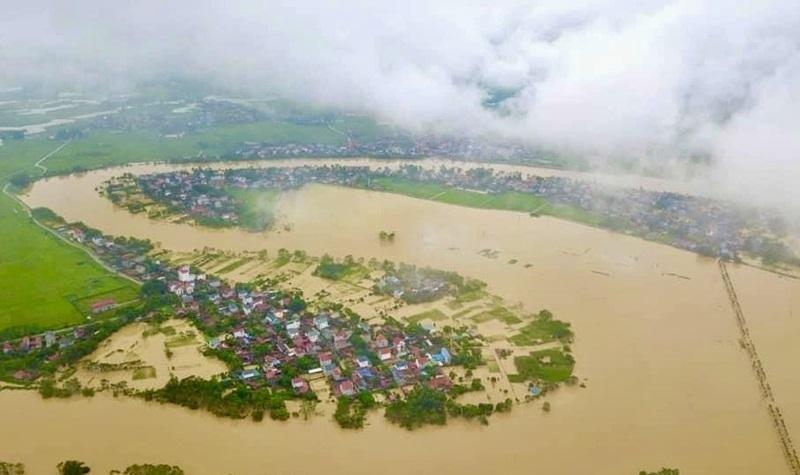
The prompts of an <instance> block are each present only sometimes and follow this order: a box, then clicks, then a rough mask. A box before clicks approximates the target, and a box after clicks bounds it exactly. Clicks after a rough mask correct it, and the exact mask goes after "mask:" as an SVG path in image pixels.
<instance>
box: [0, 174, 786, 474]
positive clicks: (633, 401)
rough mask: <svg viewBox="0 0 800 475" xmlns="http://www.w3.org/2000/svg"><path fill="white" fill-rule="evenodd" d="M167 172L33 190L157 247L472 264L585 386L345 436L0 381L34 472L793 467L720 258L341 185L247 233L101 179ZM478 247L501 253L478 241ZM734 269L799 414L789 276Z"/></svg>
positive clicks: (772, 367)
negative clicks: (536, 400)
mask: <svg viewBox="0 0 800 475" xmlns="http://www.w3.org/2000/svg"><path fill="white" fill-rule="evenodd" d="M313 163H321V162H320V161H314V162H313ZM171 168H174V167H170V166H167V165H146V166H145V165H139V166H133V167H126V168H124V169H116V170H102V171H98V172H91V173H87V174H84V175H81V176H69V177H63V178H55V179H50V180H47V181H42V182H38V183H36V184H35V185H34V186H33V188H32V190H31V191H30V193H29V194H28V195H27V196H26V197H25V198H24V199H25V201H26V202H27V203H28V204H29V205H31V206H47V207H49V208H51V209H53V210H54V211H55V212H56V213H58V214H60V215H62V216H64V218H65V219H67V220H68V221H78V220H80V221H84V222H85V223H86V224H88V225H89V226H93V227H96V228H99V229H102V230H103V231H104V232H107V233H110V234H115V235H128V236H136V237H139V238H149V239H152V240H153V241H156V242H159V243H160V244H161V245H162V246H163V247H165V248H168V249H174V250H191V249H202V248H204V247H214V248H219V249H226V250H234V251H236V250H262V249H266V250H267V251H268V252H269V253H271V254H272V253H274V252H276V251H277V249H279V248H282V247H284V248H288V249H303V250H305V251H307V252H309V253H310V254H312V255H321V254H323V253H330V254H332V255H336V256H344V255H347V254H352V255H354V256H357V257H365V258H370V257H377V258H379V259H384V258H385V259H390V260H394V261H403V262H409V263H415V264H418V265H428V266H432V267H437V268H442V269H449V270H453V271H457V272H459V273H462V274H464V275H469V276H472V277H476V278H480V279H482V280H484V281H486V282H487V283H488V284H489V286H490V290H491V292H493V293H495V294H498V295H500V296H501V297H503V298H505V299H507V300H509V301H511V302H521V303H522V304H524V305H525V307H526V308H527V309H529V310H531V311H534V310H538V309H540V308H548V309H550V310H552V311H553V312H554V313H555V314H556V315H557V316H558V317H559V318H561V319H564V320H567V321H570V322H572V324H573V327H574V330H575V332H576V334H577V338H576V341H575V343H574V345H573V351H574V353H575V356H576V359H577V361H578V364H577V366H576V369H575V371H576V374H577V375H578V376H579V377H581V378H582V379H585V381H586V386H587V387H586V388H585V389H580V388H564V389H562V390H559V391H558V392H557V393H556V394H554V395H552V396H551V397H549V400H550V402H551V404H552V407H553V410H552V412H550V413H549V414H545V413H543V412H542V411H541V409H540V405H539V404H530V405H524V406H520V407H516V408H515V410H514V411H513V412H512V413H511V414H510V415H508V416H501V417H495V418H494V419H493V420H492V422H491V425H490V426H489V427H480V426H478V425H473V424H467V423H463V422H460V421H455V422H453V423H451V424H450V425H449V426H448V427H445V428H430V429H424V430H421V431H418V432H414V433H409V432H406V431H404V430H402V429H399V428H396V427H394V426H389V425H387V424H386V423H385V422H384V421H383V419H382V417H381V416H380V414H373V416H372V417H371V419H370V426H369V427H368V428H367V429H366V430H364V431H362V432H357V433H352V432H346V431H342V430H340V429H338V428H337V427H336V426H335V425H333V424H331V423H330V422H329V421H328V420H327V419H326V418H322V417H319V418H316V419H314V420H312V421H309V422H304V421H297V420H295V421H291V422H290V423H286V424H277V423H273V422H265V423H262V424H254V423H250V422H247V421H239V422H232V421H227V420H219V419H216V418H214V417H211V416H208V415H206V414H202V413H196V412H191V411H188V410H184V409H181V408H175V407H163V406H158V405H155V404H145V403H143V402H140V401H132V400H114V399H112V398H109V397H97V398H94V399H93V400H75V401H42V400H41V399H39V398H38V396H37V395H35V394H30V393H22V392H12V391H6V392H2V393H0V420H2V421H3V422H4V426H5V427H13V428H15V430H14V435H13V436H11V433H10V432H6V433H5V435H3V436H0V440H2V444H0V459H2V458H5V459H19V460H21V461H23V462H26V463H28V465H29V466H30V467H31V468H39V467H42V470H44V468H46V467H50V466H52V465H54V464H55V463H56V462H57V461H58V460H59V459H62V458H65V457H77V458H81V459H84V460H87V461H91V462H92V463H93V464H94V465H95V466H96V467H97V468H98V469H100V470H98V471H100V472H101V473H102V471H103V470H106V471H107V469H109V468H112V467H118V466H121V465H124V464H126V463H132V462H135V461H152V462H170V463H176V464H179V465H182V466H184V468H186V469H188V470H189V472H190V473H198V474H222V473H239V474H261V473H309V472H312V471H323V470H324V471H328V472H331V473H345V472H347V473H374V472H375V471H378V470H380V471H382V472H386V473H408V472H409V471H411V472H413V471H416V472H420V473H431V472H434V471H435V472H439V473H478V472H499V473H533V472H538V473H547V474H576V473H593V474H609V475H611V474H627V473H638V471H639V470H640V469H644V468H649V469H657V468H660V467H662V466H673V467H678V468H680V469H681V473H687V474H715V473H725V474H753V473H765V474H773V473H775V474H783V473H788V469H787V466H786V464H785V462H784V460H783V458H782V453H781V450H780V447H779V444H778V440H777V437H776V434H775V431H774V429H773V427H772V426H771V425H770V424H771V423H770V419H769V417H768V414H767V410H766V407H765V404H764V402H763V401H762V398H761V395H760V393H759V390H758V386H757V383H756V381H755V378H754V376H753V373H752V370H751V369H750V365H749V361H748V359H747V356H746V355H745V353H744V352H743V351H742V350H741V348H740V347H739V344H738V338H739V335H738V330H737V327H736V325H735V320H734V316H733V313H732V310H731V307H730V304H729V302H728V300H727V295H726V293H725V290H724V287H723V284H722V281H721V279H720V276H719V269H718V267H717V265H716V264H715V262H714V261H713V260H708V259H703V258H699V257H698V256H696V255H694V254H691V253H688V252H684V251H680V250H677V249H673V248H670V247H668V246H663V245H659V244H654V243H650V242H646V241H643V240H640V239H637V238H633V237H628V236H624V235H619V234H613V233H610V232H607V231H603V230H599V229H594V228H591V227H586V226H582V225H577V224H573V223H569V222H565V221H560V220H556V219H552V218H547V217H541V218H531V217H528V216H527V215H525V214H521V213H513V212H504V211H492V210H478V209H470V208H462V207H457V206H451V205H446V204H441V203H434V202H429V201H424V200H417V199H413V198H408V197H403V196H399V195H392V194H386V193H378V192H370V191H363V190H352V189H344V188H339V187H332V186H320V185H311V186H307V187H304V188H302V189H301V190H298V191H294V192H290V193H287V194H285V195H284V196H283V197H282V198H281V200H280V202H279V205H278V215H279V217H280V220H281V222H282V223H283V224H290V225H291V231H288V232H287V231H283V230H281V231H276V232H265V233H255V234H254V233H246V232H243V231H239V230H233V229H226V230H209V229H204V228H200V227H196V226H190V225H186V224H172V223H166V222H157V221H152V220H149V219H147V218H146V217H145V216H141V215H131V214H130V213H128V212H127V211H125V210H120V209H115V208H114V206H113V205H112V204H111V203H110V202H109V201H108V200H106V199H104V198H102V197H101V196H99V195H98V193H97V192H96V191H94V188H95V187H97V186H99V185H100V183H102V181H103V180H105V179H107V178H109V177H111V176H115V175H118V174H120V173H121V171H130V172H134V173H144V172H148V171H164V170H168V169H171ZM380 230H392V231H395V232H396V233H397V238H396V241H395V243H394V244H391V245H387V244H385V243H381V242H380V240H379V239H378V232H379V231H380ZM483 249H492V250H495V251H498V253H499V254H498V257H497V258H496V259H490V258H487V257H484V256H482V255H481V254H480V251H481V250H483ZM511 259H517V260H518V263H517V264H509V263H508V261H509V260H511ZM527 263H529V264H531V265H532V266H531V267H529V268H526V267H525V264H527ZM678 276H682V277H678ZM731 276H732V278H733V281H734V283H735V285H736V287H737V291H738V292H739V294H740V299H741V301H742V306H743V307H744V311H745V313H747V314H748V320H749V321H750V322H751V326H752V327H753V328H752V332H753V339H754V341H755V343H756V345H759V351H760V352H761V353H762V357H763V360H764V364H765V366H766V368H767V372H768V374H769V376H770V378H771V380H774V387H773V389H774V390H775V394H776V397H777V399H778V402H779V404H781V405H782V408H783V410H784V413H786V422H787V424H788V426H789V429H790V430H792V428H793V427H797V424H800V404H797V401H800V380H798V379H797V376H796V372H794V371H793V368H792V365H793V362H794V361H796V360H797V356H798V352H800V350H798V349H797V348H798V347H797V345H796V344H793V342H795V341H797V338H796V337H797V336H800V335H799V334H800V325H798V324H797V321H796V319H795V318H794V316H795V315H796V314H797V312H798V310H799V309H798V308H797V307H798V305H800V302H798V298H797V295H798V294H799V293H800V292H798V290H800V287H798V281H791V280H788V279H782V278H780V277H778V276H776V275H774V274H769V273H765V272H762V271H758V270H755V269H749V268H748V269H745V268H739V269H737V268H734V269H732V271H731ZM751 314H752V315H751ZM756 314H757V315H756ZM773 323H775V324H774V325H773ZM767 346H769V347H770V350H768V349H767V348H766V347H767ZM76 434H78V435H76ZM33 472H34V473H40V471H38V470H34V471H33ZM42 473H46V472H42Z"/></svg>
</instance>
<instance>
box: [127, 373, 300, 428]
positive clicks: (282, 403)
mask: <svg viewBox="0 0 800 475" xmlns="http://www.w3.org/2000/svg"><path fill="white" fill-rule="evenodd" d="M139 395H140V396H141V397H142V398H144V399H145V400H146V401H158V402H161V403H169V404H177V405H179V406H184V407H188V408H189V409H195V410H197V409H204V410H207V411H209V412H211V413H212V414H214V415H217V416H220V417H228V418H232V419H243V418H245V417H251V418H252V419H253V420H254V421H260V420H262V419H263V418H264V414H265V413H269V417H270V418H271V419H274V420H286V419H289V417H290V414H289V411H288V409H287V408H286V400H288V399H292V398H294V395H292V394H291V393H287V392H284V391H280V390H270V389H268V388H258V389H253V388H250V387H248V386H246V385H245V384H242V383H240V382H237V381H233V380H217V379H210V380H207V379H201V378H198V377H195V376H190V377H188V378H185V379H177V378H172V379H170V380H169V382H168V383H167V384H166V386H164V387H163V388H161V389H151V390H147V391H143V392H141V393H139ZM309 397H315V396H314V395H313V394H312V395H310V396H309Z"/></svg>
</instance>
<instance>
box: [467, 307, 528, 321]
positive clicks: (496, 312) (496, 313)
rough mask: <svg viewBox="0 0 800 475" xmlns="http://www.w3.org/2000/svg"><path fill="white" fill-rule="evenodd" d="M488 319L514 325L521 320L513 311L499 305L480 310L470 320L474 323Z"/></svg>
mask: <svg viewBox="0 0 800 475" xmlns="http://www.w3.org/2000/svg"><path fill="white" fill-rule="evenodd" d="M490 320H500V321H501V322H503V323H505V324H506V325H515V324H517V323H521V322H522V320H520V318H519V317H518V316H517V315H516V314H514V312H512V311H511V310H509V309H507V308H505V307H501V306H497V307H495V308H493V309H491V310H488V311H486V312H481V313H479V314H477V315H475V316H473V317H472V321H474V322H475V323H485V322H488V321H490Z"/></svg>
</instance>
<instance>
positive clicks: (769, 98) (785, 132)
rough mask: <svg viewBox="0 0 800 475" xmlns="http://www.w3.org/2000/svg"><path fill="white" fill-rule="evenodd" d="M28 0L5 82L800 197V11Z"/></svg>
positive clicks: (790, 3)
mask: <svg viewBox="0 0 800 475" xmlns="http://www.w3.org/2000/svg"><path fill="white" fill-rule="evenodd" d="M14 3H16V4H15V5H7V6H6V7H5V9H4V10H5V12H4V15H3V16H2V18H0V61H2V64H3V65H4V66H3V70H2V73H0V86H2V87H10V86H16V85H19V84H24V83H27V82H37V83H46V84H52V85H53V87H63V88H80V89H87V90H92V89H98V88H102V89H104V90H111V91H117V92H120V91H125V90H128V89H129V88H131V87H132V86H133V85H134V84H136V83H137V82H139V81H143V80H148V79H154V78H159V77H164V76H168V75H175V74H179V75H181V76H183V77H190V78H193V79H197V80H199V81H204V82H208V83H211V84H214V85H218V86H220V87H225V88H228V89H230V90H233V91H235V92H237V93H241V94H250V95H256V96H258V95H267V94H269V95H275V94H277V95H280V96H284V97H286V98H289V99H292V100H295V101H299V102H303V103H310V104H317V105H324V106H332V107H338V108H343V109H346V110H353V111H358V112H361V113H366V114H370V115H373V116H375V117H376V118H377V119H378V120H381V121H386V122H390V123H393V124H396V125H398V126H400V127H403V128H406V129H408V130H410V131H412V132H426V133H430V132H433V133H448V134H464V135H469V136H477V137H497V138H501V139H513V140H520V141H524V142H526V143H529V144H532V145H537V146H542V147H547V148H550V149H553V150H558V151H563V152H565V153H571V154H580V155H582V156H586V157H588V158H591V159H592V160H593V163H596V164H597V165H598V167H602V165H603V164H604V163H605V162H606V161H608V160H610V159H616V158H626V159H632V160H634V161H635V162H636V163H637V164H638V165H639V167H640V169H641V170H652V169H655V170H660V171H668V172H670V173H672V174H673V175H676V176H679V177H684V178H685V175H686V169H687V164H690V163H692V162H693V161H694V160H696V159H697V157H703V158H706V157H707V158H708V160H709V161H710V163H711V167H710V168H709V169H708V170H706V171H705V175H706V178H707V179H708V180H710V182H711V183H713V184H714V186H715V189H717V190H718V191H719V192H720V193H722V194H725V195H727V196H735V197H738V198H741V199H746V200H755V201H757V202H758V203H762V204H768V205H779V206H783V207H786V206H787V205H793V204H794V203H800V187H797V186H795V184H796V183H800V117H799V116H798V113H797V112H796V105H797V104H800V2H797V1H796V0H768V1H761V2H751V3H752V4H742V3H741V2H733V1H720V0H705V1H582V2H569V5H564V3H565V2H559V1H550V0H545V1H540V2H535V3H534V2H518V1H502V0H501V1H497V2H492V3H491V5H490V4H489V3H488V2H487V3H480V2H455V1H439V2H414V1H411V2H382V3H381V4H378V3H376V2H369V3H368V2H357V1H340V2H323V1H308V2H288V1H266V2H263V1H243V0H235V1H229V2H224V3H223V2H212V1H173V2H168V3H165V2H156V1H137V2H133V1H131V2H103V1H99V0H77V1H75V2H58V1H35V0H34V1H29V2H14ZM498 98H499V99H498ZM489 103H491V106H490V105H487V104H489Z"/></svg>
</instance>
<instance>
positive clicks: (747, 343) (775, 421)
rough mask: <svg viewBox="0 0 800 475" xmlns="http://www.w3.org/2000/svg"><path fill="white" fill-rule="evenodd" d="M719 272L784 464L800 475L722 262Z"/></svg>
mask: <svg viewBox="0 0 800 475" xmlns="http://www.w3.org/2000/svg"><path fill="white" fill-rule="evenodd" d="M719 270H720V274H721V275H722V282H723V283H724V284H725V290H726V291H727V292H728V299H729V300H730V302H731V307H732V308H733V313H734V314H735V315H736V326H737V327H738V328H739V332H740V333H741V335H742V338H741V340H740V343H741V345H742V348H744V350H745V351H746V352H747V356H749V357H750V362H751V363H752V365H753V371H754V372H755V375H756V379H757V380H758V385H759V387H760V389H761V394H762V395H763V396H764V398H765V399H766V400H767V404H768V405H769V406H768V407H769V415H770V418H771V419H772V425H773V426H775V430H776V431H777V433H778V438H779V439H780V443H781V449H782V450H783V455H784V457H785V458H786V463H787V464H788V465H789V468H790V469H791V471H792V473H793V474H795V475H800V459H798V457H797V450H796V449H795V447H794V443H793V442H792V437H791V435H790V434H789V430H788V429H787V428H786V423H785V422H784V420H783V414H782V413H781V410H780V408H779V407H778V403H777V402H776V401H775V395H774V394H773V393H772V387H771V386H770V385H769V381H768V380H767V373H766V371H764V365H763V364H762V363H761V358H760V357H759V356H758V352H757V351H756V347H755V344H753V340H752V338H750V329H749V328H748V327H747V320H746V319H745V318H744V312H742V306H741V305H740V304H739V297H738V296H737V295H736V289H735V288H734V286H733V282H732V281H731V277H730V275H728V269H727V267H726V266H725V262H724V261H722V260H720V261H719Z"/></svg>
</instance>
